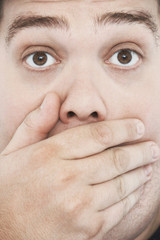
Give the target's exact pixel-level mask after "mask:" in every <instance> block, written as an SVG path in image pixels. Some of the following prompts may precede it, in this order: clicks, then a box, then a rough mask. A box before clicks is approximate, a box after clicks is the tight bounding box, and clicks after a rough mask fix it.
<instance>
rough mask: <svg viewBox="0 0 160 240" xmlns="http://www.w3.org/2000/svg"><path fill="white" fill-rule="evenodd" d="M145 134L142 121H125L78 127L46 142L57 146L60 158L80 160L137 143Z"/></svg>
mask: <svg viewBox="0 0 160 240" xmlns="http://www.w3.org/2000/svg"><path fill="white" fill-rule="evenodd" d="M143 134H144V124H143V123H142V122H141V121H140V120H138V119H125V120H113V121H104V122H98V123H92V124H89V125H83V126H78V127H75V128H72V129H68V130H66V131H64V132H61V133H60V134H57V135H55V136H54V137H51V138H49V139H47V140H45V141H46V144H47V145H48V144H50V145H51V147H52V145H54V144H55V145H56V149H58V152H57V153H56V154H58V156H59V157H60V158H62V159H80V158H84V157H87V156H91V155H94V154H96V153H99V152H102V151H104V150H106V149H107V148H110V147H113V146H116V145H119V144H122V143H126V142H131V141H135V140H137V139H140V138H141V137H142V136H143ZM53 149H54V148H53Z"/></svg>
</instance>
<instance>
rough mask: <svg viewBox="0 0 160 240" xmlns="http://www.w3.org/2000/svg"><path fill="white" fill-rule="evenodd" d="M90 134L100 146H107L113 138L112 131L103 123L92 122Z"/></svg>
mask: <svg viewBox="0 0 160 240" xmlns="http://www.w3.org/2000/svg"><path fill="white" fill-rule="evenodd" d="M91 135H92V137H93V139H95V141H96V142H98V143H100V144H101V145H102V146H105V147H107V146H109V145H110V144H111V143H112V140H113V132H112V130H111V128H110V127H109V126H108V125H107V124H105V125H104V123H103V124H102V123H99V124H94V125H92V126H91Z"/></svg>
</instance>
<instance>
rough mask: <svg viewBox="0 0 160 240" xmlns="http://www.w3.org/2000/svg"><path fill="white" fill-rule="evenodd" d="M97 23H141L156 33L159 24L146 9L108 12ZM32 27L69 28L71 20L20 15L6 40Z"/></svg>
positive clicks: (10, 27)
mask: <svg viewBox="0 0 160 240" xmlns="http://www.w3.org/2000/svg"><path fill="white" fill-rule="evenodd" d="M95 24H98V25H104V26H105V25H107V24H117V25H118V24H141V25H144V26H146V27H147V28H148V29H149V30H151V32H152V33H153V34H154V36H155V35H156V33H157V31H158V26H157V24H156V23H155V22H154V19H153V17H152V15H151V14H150V13H149V12H146V11H134V12H133V11H128V12H123V11H121V12H106V13H104V14H102V15H100V16H97V17H96V18H95ZM30 27H39V28H42V27H47V28H58V29H64V30H68V29H69V22H68V21H67V19H66V18H65V17H64V16H61V17H58V16H53V17H51V16H40V15H33V16H28V15H26V16H25V15H24V16H18V17H16V18H15V19H14V21H13V22H12V23H11V24H10V26H9V28H8V33H7V37H6V42H7V43H8V44H9V42H10V41H11V39H12V38H13V37H14V36H15V35H16V34H17V33H18V32H19V31H20V30H24V29H26V28H30Z"/></svg>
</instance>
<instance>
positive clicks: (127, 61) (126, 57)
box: [107, 49, 141, 69]
mask: <svg viewBox="0 0 160 240" xmlns="http://www.w3.org/2000/svg"><path fill="white" fill-rule="evenodd" d="M140 60H141V56H140V54H139V53H137V52H136V51H134V50H131V49H121V50H118V51H117V52H115V53H114V54H112V55H111V57H110V58H109V59H108V60H107V63H109V64H111V65H112V66H113V67H117V68H118V67H119V68H121V69H122V68H123V67H124V68H125V69H127V68H128V69H130V68H134V67H136V66H137V65H138V64H139V63H140Z"/></svg>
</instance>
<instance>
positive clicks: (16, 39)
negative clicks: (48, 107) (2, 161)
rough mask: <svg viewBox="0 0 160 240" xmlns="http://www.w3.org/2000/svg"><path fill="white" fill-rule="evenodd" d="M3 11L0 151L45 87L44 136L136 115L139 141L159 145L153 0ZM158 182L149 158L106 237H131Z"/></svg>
mask: <svg viewBox="0 0 160 240" xmlns="http://www.w3.org/2000/svg"><path fill="white" fill-rule="evenodd" d="M4 12H5V14H4V18H3V21H2V24H1V37H0V73H1V76H0V78H1V79H0V106H1V115H0V132H1V140H0V141H1V142H0V149H1V150H2V149H3V148H4V147H5V146H6V145H7V143H8V142H9V140H10V138H11V137H12V135H13V134H14V132H15V130H16V128H17V127H18V126H19V125H20V123H21V122H22V121H23V119H24V118H25V116H26V115H27V114H28V113H29V112H31V111H32V110H33V109H35V108H36V107H37V106H38V105H39V104H40V103H41V101H42V99H43V98H44V96H45V95H46V93H48V92H52V91H53V92H56V93H57V94H58V95H59V97H60V99H61V108H60V118H59V121H58V122H57V124H56V127H55V128H54V129H53V130H52V131H51V132H50V133H49V136H52V135H54V134H57V133H58V132H61V131H64V130H65V129H67V128H71V127H73V126H77V125H82V124H87V123H90V122H93V121H94V122H95V121H102V120H113V119H123V118H139V119H141V120H142V121H143V122H144V124H145V127H146V133H145V136H144V138H143V140H153V141H155V142H157V143H158V144H159V145H160V120H159V119H160V107H159V104H160V94H159V93H160V66H159V59H160V48H159V46H158V38H157V34H158V33H157V32H156V29H155V26H154V23H152V21H154V22H155V23H156V24H157V25H158V10H157V2H156V0H150V1H146V0H141V1H139V0H134V1H132V0H127V1H123V0H119V1H118V0H117V1H115V0H104V1H103V0H101V1H99V0H97V1H96V0H95V1H92V0H88V1H87V0H86V1H85V0H82V1H80V0H79V1H78V0H75V1H74V0H73V1H59V0H50V1H45V0H44V1H42V0H41V1H36V0H23V1H21V0H14V1H10V0H8V1H5V5H4ZM115 12H116V13H120V14H115ZM125 13H128V14H125ZM147 14H151V15H152V16H153V19H154V20H152V19H151V18H149V16H148V15H147ZM17 17H18V18H17ZM46 17H47V18H46ZM36 18H38V19H37V20H36ZM147 19H148V20H147ZM33 20H34V21H33ZM159 188H160V164H158V163H157V165H156V168H155V169H154V174H153V178H152V181H151V182H150V183H148V184H147V185H146V188H145V193H144V195H143V197H142V199H141V201H140V202H139V203H138V204H137V205H136V207H135V208H134V209H133V210H132V211H131V212H130V213H129V214H128V215H127V217H126V218H125V219H124V220H123V221H122V222H121V223H120V224H119V225H118V226H116V227H115V228H114V229H113V230H112V231H111V232H110V233H109V234H108V235H107V237H106V239H112V240H117V239H119V240H120V239H133V238H136V236H137V235H136V234H137V233H138V234H139V233H140V232H141V231H142V230H144V228H146V227H147V225H148V224H149V222H150V221H151V220H152V219H154V220H156V219H157V209H158V207H159V198H160V189H159ZM139 239H140V238H138V240H139Z"/></svg>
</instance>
